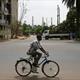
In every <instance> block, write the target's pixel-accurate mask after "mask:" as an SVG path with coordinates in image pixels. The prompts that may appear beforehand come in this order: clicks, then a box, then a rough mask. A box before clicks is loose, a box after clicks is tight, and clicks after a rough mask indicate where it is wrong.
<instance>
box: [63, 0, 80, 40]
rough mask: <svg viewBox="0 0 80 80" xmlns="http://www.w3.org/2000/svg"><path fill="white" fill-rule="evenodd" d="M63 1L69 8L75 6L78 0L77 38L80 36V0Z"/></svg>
mask: <svg viewBox="0 0 80 80" xmlns="http://www.w3.org/2000/svg"><path fill="white" fill-rule="evenodd" d="M62 2H64V3H65V4H66V5H67V7H69V8H72V7H74V4H75V2H76V12H77V16H76V25H77V26H76V39H77V38H80V0H62Z"/></svg>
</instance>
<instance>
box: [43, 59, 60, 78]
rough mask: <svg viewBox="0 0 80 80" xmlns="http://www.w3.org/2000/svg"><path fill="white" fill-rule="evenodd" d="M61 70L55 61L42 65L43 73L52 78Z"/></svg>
mask: <svg viewBox="0 0 80 80" xmlns="http://www.w3.org/2000/svg"><path fill="white" fill-rule="evenodd" d="M59 70H60V68H59V65H58V64H57V63H56V62H55V61H51V60H48V61H46V62H45V63H44V64H43V65H42V72H43V73H44V75H45V76H47V77H50V78H53V77H55V76H57V75H58V73H59Z"/></svg>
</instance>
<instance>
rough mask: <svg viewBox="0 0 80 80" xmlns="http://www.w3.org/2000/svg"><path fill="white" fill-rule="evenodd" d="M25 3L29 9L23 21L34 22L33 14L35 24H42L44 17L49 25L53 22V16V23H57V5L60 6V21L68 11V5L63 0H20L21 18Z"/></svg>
mask: <svg viewBox="0 0 80 80" xmlns="http://www.w3.org/2000/svg"><path fill="white" fill-rule="evenodd" d="M23 3H24V7H25V9H27V11H26V14H25V15H24V18H23V20H22V21H23V22H24V21H26V23H27V24H32V16H34V25H35V24H36V25H37V24H40V25H41V24H42V17H44V21H46V18H47V23H48V25H50V24H51V17H52V18H53V24H55V25H56V24H57V5H59V7H60V22H62V21H63V20H65V19H66V15H67V12H68V9H67V7H66V6H65V5H64V4H62V0H19V20H20V16H21V15H22V12H23V7H22V6H23Z"/></svg>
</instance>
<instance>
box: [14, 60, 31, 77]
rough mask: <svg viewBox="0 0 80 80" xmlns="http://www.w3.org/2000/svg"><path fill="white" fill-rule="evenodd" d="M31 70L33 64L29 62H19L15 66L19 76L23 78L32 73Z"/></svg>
mask: <svg viewBox="0 0 80 80" xmlns="http://www.w3.org/2000/svg"><path fill="white" fill-rule="evenodd" d="M31 68H32V66H31V63H30V62H29V61H27V60H19V61H17V63H16V64H15V70H16V72H17V74H18V75H20V76H23V77H25V76H27V75H29V74H30V73H31Z"/></svg>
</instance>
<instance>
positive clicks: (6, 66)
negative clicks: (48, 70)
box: [0, 36, 80, 80]
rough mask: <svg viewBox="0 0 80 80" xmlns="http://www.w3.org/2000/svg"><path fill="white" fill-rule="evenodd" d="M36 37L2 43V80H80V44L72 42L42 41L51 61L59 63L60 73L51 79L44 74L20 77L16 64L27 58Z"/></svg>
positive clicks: (0, 45) (0, 51) (0, 69)
mask: <svg viewBox="0 0 80 80" xmlns="http://www.w3.org/2000/svg"><path fill="white" fill-rule="evenodd" d="M34 38H35V37H34V36H32V37H30V38H28V39H25V40H10V41H6V42H0V80H80V43H78V42H75V41H72V40H54V39H51V40H42V42H41V44H42V45H43V47H44V48H45V49H46V50H47V51H49V53H50V57H49V58H50V59H52V60H54V61H56V62H58V64H59V65H60V73H59V75H58V76H57V77H55V78H53V79H50V78H47V77H45V76H44V74H42V72H41V70H39V74H32V73H31V74H30V75H29V76H28V77H24V78H22V77H20V76H18V75H17V73H16V72H15V63H16V61H17V59H19V58H20V57H26V51H27V50H28V48H29V45H30V43H31V42H32V40H34Z"/></svg>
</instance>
